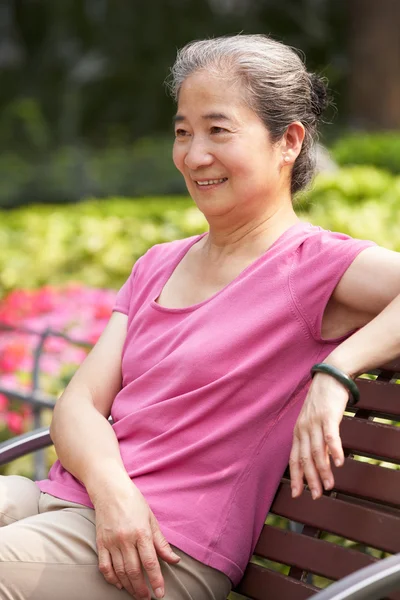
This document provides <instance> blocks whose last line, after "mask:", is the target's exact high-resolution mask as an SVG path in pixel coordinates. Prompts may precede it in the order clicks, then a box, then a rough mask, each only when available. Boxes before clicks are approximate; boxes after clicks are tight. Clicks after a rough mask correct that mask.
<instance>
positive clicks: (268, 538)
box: [254, 525, 377, 580]
mask: <svg viewBox="0 0 400 600" xmlns="http://www.w3.org/2000/svg"><path fill="white" fill-rule="evenodd" d="M254 554H257V555H259V556H262V557H263V558H268V559H269V560H273V561H275V562H278V563H283V564H286V565H290V566H295V567H297V568H299V569H301V570H302V571H308V572H311V573H316V574H317V575H322V577H327V578H328V579H333V580H337V579H341V578H342V577H346V575H350V573H353V572H354V571H356V570H357V569H362V568H363V567H366V566H368V565H370V564H372V563H374V562H376V560H377V559H375V558H373V557H372V556H369V555H367V554H363V553H362V552H359V551H357V550H352V549H349V548H345V547H343V546H339V545H337V544H332V543H331V542H327V541H324V540H320V539H318V538H315V537H311V536H307V535H302V534H300V533H294V532H293V531H288V530H285V529H279V528H278V527H273V526H271V525H264V528H263V531H262V533H261V536H260V539H259V540H258V543H257V546H256V548H255V550H254Z"/></svg>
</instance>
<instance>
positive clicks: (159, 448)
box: [38, 222, 372, 584]
mask: <svg viewBox="0 0 400 600" xmlns="http://www.w3.org/2000/svg"><path fill="white" fill-rule="evenodd" d="M201 237H202V236H196V237H192V238H189V239H184V240H179V241H176V242H171V243H167V244H160V245H157V246H154V247H153V248H151V249H150V250H149V251H148V252H147V253H146V254H145V255H144V256H143V257H142V258H140V259H139V260H138V261H137V262H136V264H135V266H134V268H133V270H132V274H131V275H130V277H129V279H128V280H127V282H126V283H125V284H124V286H123V287H122V288H121V290H120V292H119V294H118V297H117V300H116V305H115V308H114V310H116V311H120V312H122V313H125V314H127V315H128V332H127V337H126V342H125V344H124V348H123V356H122V374H123V385H122V389H121V391H120V392H119V393H118V394H117V396H116V398H115V400H114V403H113V406H112V413H111V414H112V418H113V420H114V425H113V428H114V431H115V434H116V436H117V438H118V441H119V446H120V450H121V455H122V459H123V462H124V465H125V468H126V470H127V472H128V473H129V475H130V477H131V478H132V480H133V481H134V483H135V484H136V485H137V487H138V488H139V489H140V490H141V492H142V493H143V495H144V497H145V498H146V500H147V502H148V503H149V505H150V507H151V509H152V510H153V512H154V514H155V516H156V518H157V520H158V522H159V524H160V527H161V530H162V532H163V533H164V535H165V537H166V538H167V540H168V541H169V542H170V543H171V544H174V545H175V546H177V547H179V548H181V549H182V550H183V551H184V552H186V553H188V554H189V555H191V556H193V557H194V558H196V559H197V560H199V561H201V562H203V563H205V564H207V565H211V566H212V567H214V568H216V569H219V570H221V571H223V572H224V573H226V575H228V576H229V577H230V579H231V580H232V582H233V584H237V583H238V581H239V580H240V578H241V577H242V575H243V570H244V568H245V566H246V564H247V562H248V560H249V558H250V556H251V554H252V551H253V549H254V547H255V544H256V542H257V539H258V537H259V534H260V531H261V528H262V526H263V523H264V520H265V517H266V514H267V512H268V509H269V507H270V505H271V502H272V499H273V497H274V494H275V491H276V489H277V486H278V484H279V480H280V478H281V476H282V473H283V471H284V470H285V467H286V465H287V462H288V457H289V453H290V448H291V441H292V431H293V427H294V424H295V422H296V418H297V416H298V413H299V411H300V408H301V406H302V403H303V400H304V398H305V395H306V392H307V389H308V386H309V383H310V375H309V373H310V368H311V366H312V365H313V364H315V363H316V362H320V361H322V360H323V359H324V358H325V357H326V356H327V355H328V354H329V353H330V352H331V351H332V350H333V348H334V347H335V346H336V345H337V344H338V343H339V342H340V341H341V339H344V338H341V339H335V340H323V339H322V338H321V320H322V315H323V312H324V308H325V306H326V304H327V302H328V300H329V297H330V296H331V294H332V292H333V290H334V288H335V286H336V285H337V283H338V282H339V280H340V278H341V277H342V275H343V273H344V272H345V271H346V269H347V268H348V267H349V265H350V264H351V263H352V261H353V260H354V258H355V257H356V256H357V254H358V253H359V252H360V251H362V250H363V249H365V248H367V247H368V246H371V245H372V242H366V241H361V240H354V239H352V238H349V237H347V236H346V235H344V234H340V233H332V232H329V231H325V230H322V229H320V228H318V227H314V226H312V225H310V224H308V223H302V222H298V223H296V224H295V225H293V226H292V227H291V228H290V229H288V230H287V231H286V232H285V233H284V234H283V235H281V237H280V238H279V239H278V240H277V241H276V242H275V243H274V244H273V245H272V246H271V247H270V248H269V249H268V250H267V251H266V252H265V253H264V254H263V255H262V256H261V257H260V258H258V259H257V260H256V261H255V262H253V263H252V264H251V265H250V266H248V267H247V268H246V269H245V270H244V271H243V272H242V273H241V274H240V275H239V276H238V277H236V278H235V279H234V281H232V282H231V283H230V284H229V285H227V286H226V287H225V288H224V289H222V290H221V291H220V292H218V293H216V294H214V296H212V297H211V298H209V299H208V300H205V301H203V302H200V303H199V304H196V305H194V306H189V307H187V308H183V309H170V308H164V307H162V306H160V305H158V304H157V303H156V302H155V300H156V299H157V298H158V296H159V294H160V292H161V290H162V289H163V286H164V285H165V283H166V281H167V280H168V279H169V277H170V275H171V273H172V272H173V270H174V269H175V267H176V266H177V264H178V263H179V262H180V260H181V259H182V258H183V256H184V255H185V254H186V253H187V252H188V250H189V248H190V247H191V246H192V245H193V244H195V243H196V242H197V241H198V240H199V239H200V238H201ZM38 484H39V487H40V489H41V490H42V491H44V492H47V493H49V494H53V495H54V496H57V497H60V498H64V499H66V500H71V501H74V502H80V503H82V504H84V505H87V506H92V504H91V502H90V499H89V497H88V495H87V493H86V490H85V488H84V487H83V486H82V484H81V483H80V482H79V481H77V480H76V479H75V478H74V477H73V476H72V475H70V474H69V473H68V472H67V471H65V470H64V469H63V467H62V466H61V464H60V462H56V463H55V464H54V466H53V467H52V469H51V471H50V474H49V479H47V480H44V481H41V482H39V483H38Z"/></svg>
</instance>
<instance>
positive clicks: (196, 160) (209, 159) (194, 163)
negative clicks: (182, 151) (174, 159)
mask: <svg viewBox="0 0 400 600" xmlns="http://www.w3.org/2000/svg"><path fill="white" fill-rule="evenodd" d="M213 160H214V157H213V155H212V154H211V152H210V151H209V148H208V147H207V144H206V141H205V140H202V139H195V138H194V137H193V138H192V139H191V141H190V145H189V146H188V148H187V152H186V155H185V158H184V163H185V165H186V166H187V167H188V168H189V169H190V170H191V171H195V170H196V169H199V168H201V167H208V166H209V165H211V164H212V163H213Z"/></svg>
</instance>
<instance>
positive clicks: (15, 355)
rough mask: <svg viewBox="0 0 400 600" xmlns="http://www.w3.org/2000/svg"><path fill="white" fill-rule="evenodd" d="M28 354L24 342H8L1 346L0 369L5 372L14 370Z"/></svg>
mask: <svg viewBox="0 0 400 600" xmlns="http://www.w3.org/2000/svg"><path fill="white" fill-rule="evenodd" d="M28 354H29V350H28V348H27V346H26V345H25V343H24V342H21V341H14V342H10V343H9V344H8V345H7V346H6V347H5V348H3V351H2V356H1V358H0V371H4V372H6V373H11V372H12V371H16V370H17V369H18V368H19V366H20V365H21V363H22V361H23V360H24V358H25V357H26V356H27V355H28Z"/></svg>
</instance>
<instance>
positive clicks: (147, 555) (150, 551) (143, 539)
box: [137, 533, 164, 598]
mask: <svg viewBox="0 0 400 600" xmlns="http://www.w3.org/2000/svg"><path fill="white" fill-rule="evenodd" d="M137 550H138V552H139V556H140V562H141V563H142V565H143V568H144V569H145V571H146V573H147V576H148V578H149V582H150V585H151V587H152V588H153V590H154V593H155V595H156V598H162V597H163V596H164V578H163V576H162V574H161V567H160V563H159V561H158V558H157V553H156V550H155V548H154V542H153V538H152V537H151V536H149V535H148V534H147V533H146V534H145V533H143V534H142V535H140V536H138V539H137Z"/></svg>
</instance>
